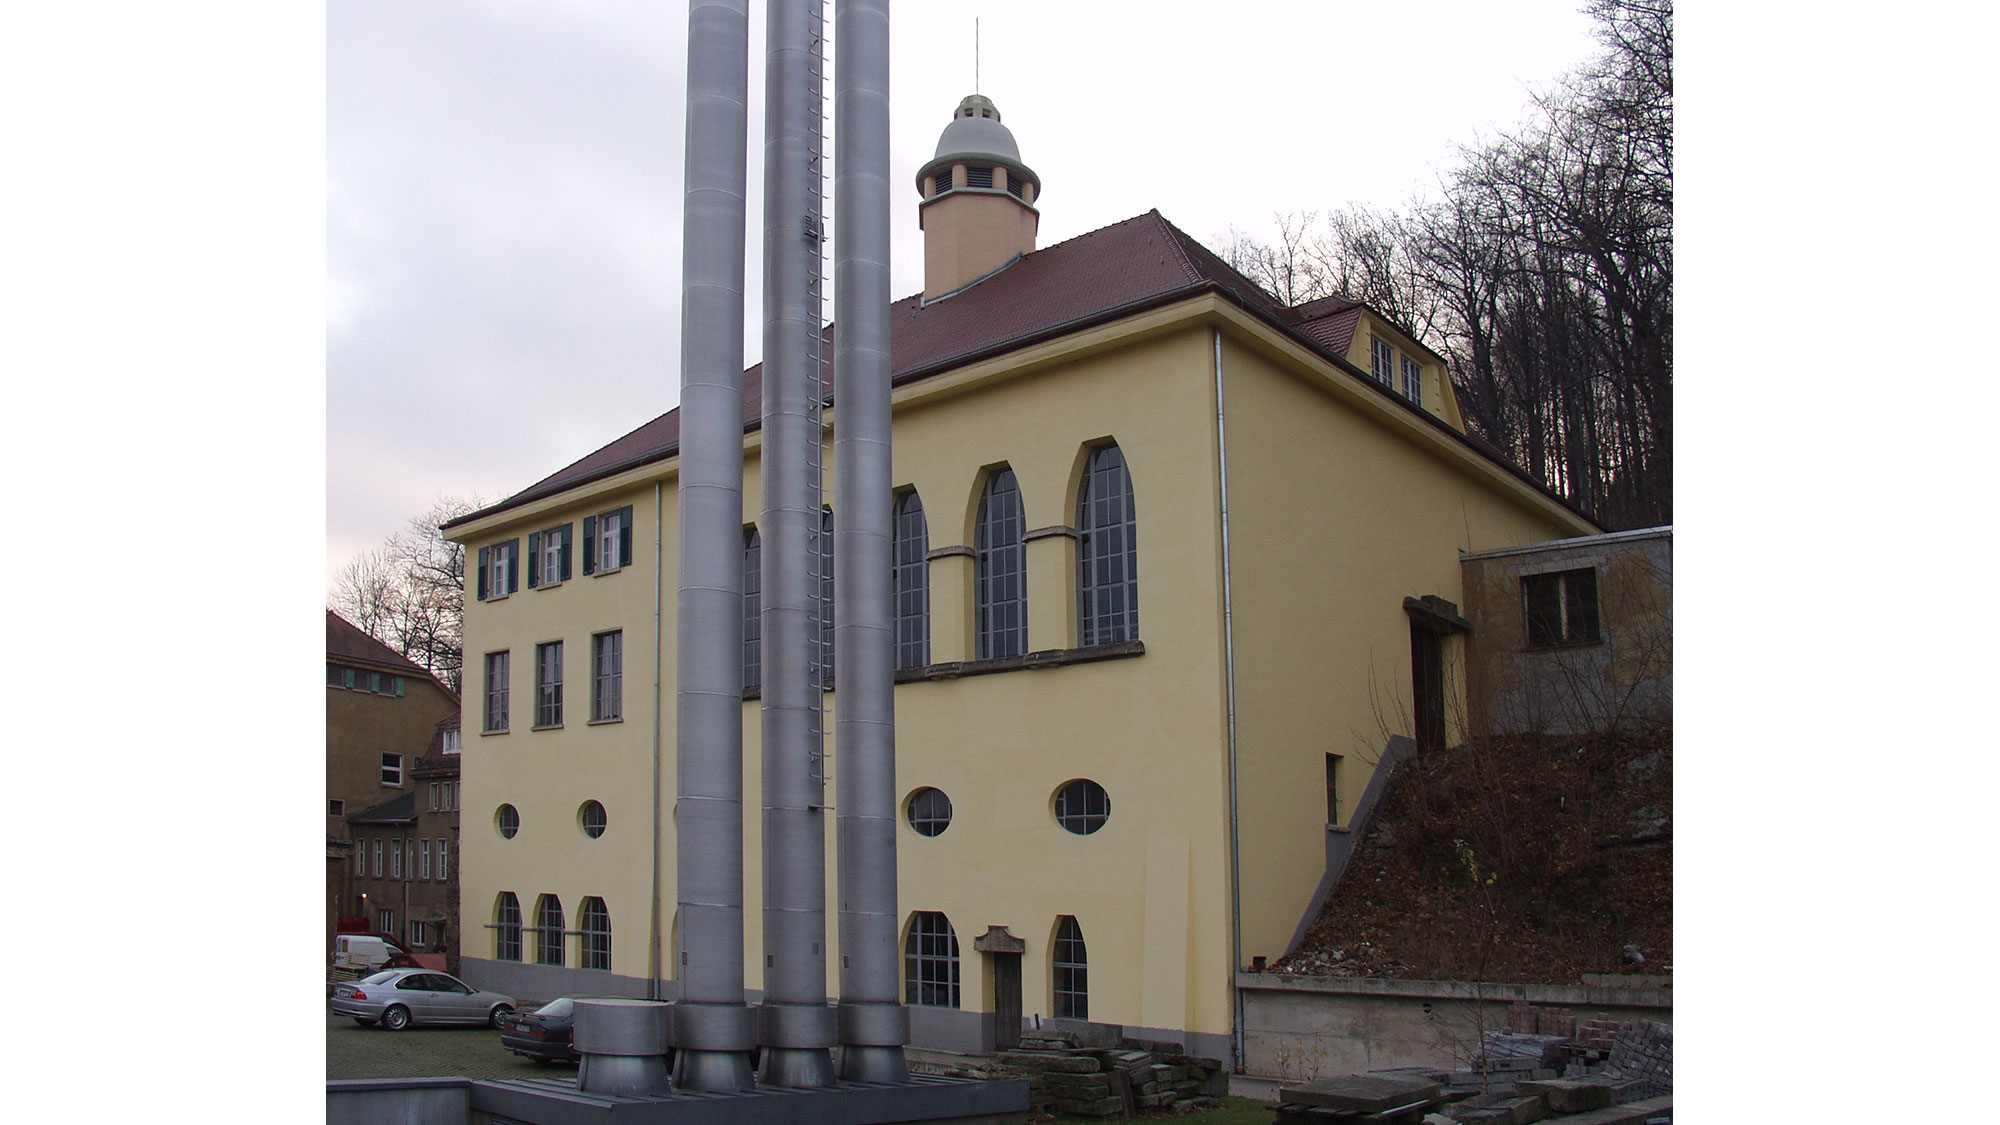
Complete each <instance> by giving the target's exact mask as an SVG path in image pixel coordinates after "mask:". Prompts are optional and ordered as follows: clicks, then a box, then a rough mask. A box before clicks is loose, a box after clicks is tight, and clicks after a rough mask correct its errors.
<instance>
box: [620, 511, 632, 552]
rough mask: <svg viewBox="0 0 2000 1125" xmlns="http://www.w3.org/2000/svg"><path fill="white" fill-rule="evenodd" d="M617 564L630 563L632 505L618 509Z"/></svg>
mask: <svg viewBox="0 0 2000 1125" xmlns="http://www.w3.org/2000/svg"><path fill="white" fill-rule="evenodd" d="M618 565H619V566H631V565H632V505H630V504H627V505H625V506H624V507H622V508H620V509H618Z"/></svg>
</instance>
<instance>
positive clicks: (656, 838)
mask: <svg viewBox="0 0 2000 1125" xmlns="http://www.w3.org/2000/svg"><path fill="white" fill-rule="evenodd" d="M664 491H665V489H664V488H663V487H662V485H661V484H660V482H659V481H654V482H653V903H652V913H651V917H650V919H649V921H648V925H647V932H648V934H649V935H650V942H649V948H648V949H647V950H646V998H647V999H648V1000H658V999H659V998H660V976H661V974H660V680H661V675H660V625H661V624H662V623H661V621H660V610H661V608H662V606H661V595H660V584H661V583H662V582H664V581H666V574H665V571H666V562H665V556H666V544H665V541H664V536H665V535H666V528H665V527H663V526H662V521H663V520H664V519H665V508H664V507H663V501H662V498H661V497H662V494H663V492H664ZM590 549H591V544H585V545H584V550H586V551H587V550H590Z"/></svg>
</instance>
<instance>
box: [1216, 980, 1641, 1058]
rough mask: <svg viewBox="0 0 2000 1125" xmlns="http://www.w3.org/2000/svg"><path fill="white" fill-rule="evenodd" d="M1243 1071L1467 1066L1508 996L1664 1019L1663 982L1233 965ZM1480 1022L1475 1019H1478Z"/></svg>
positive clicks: (1501, 1023) (1583, 1012)
mask: <svg viewBox="0 0 2000 1125" xmlns="http://www.w3.org/2000/svg"><path fill="white" fill-rule="evenodd" d="M1236 986H1237V988H1238V989H1240V990H1242V993H1243V1013H1244V1014H1243V1030H1244V1044H1243V1047H1244V1060H1243V1061H1244V1070H1245V1071H1246V1072H1247V1073H1249V1074H1252V1075H1261V1076H1267V1077H1271V1078H1278V1079H1282V1080H1285V1081H1290V1082H1310V1081H1313V1080H1315V1079H1319V1078H1331V1077H1337V1076H1339V1075H1344V1074H1360V1073H1363V1072H1365V1071H1370V1070H1386V1069H1390V1068H1393V1067H1403V1066H1454V1067H1456V1066H1465V1065H1466V1064H1467V1063H1468V1062H1469V1061H1470V1060H1471V1059H1472V1058H1474V1057H1475V1056H1476V1055H1477V1054H1478V1051H1479V1035H1480V1032H1481V1030H1482V1029H1485V1030H1494V1029H1505V1028H1506V1026H1507V1008H1508V1006H1509V1005H1510V1004H1512V1003H1513V1002H1514V1001H1516V1000H1526V1001H1528V1002H1529V1003H1530V1004H1536V1005H1550V1006H1554V1007H1560V1008H1568V1009H1570V1010H1571V1011H1573V1012H1574V1013H1575V1016H1576V1018H1577V1020H1579V1021H1582V1020H1585V1019H1610V1020H1618V1021H1624V1020H1635V1019H1648V1020H1657V1021H1660V1022H1662V1023H1672V1022H1673V1018H1674V1008H1673V1003H1674V1002H1673V991H1672V990H1671V989H1669V988H1631V987H1621V988H1587V987H1582V986H1576V987H1565V986H1556V985H1521V984H1488V985H1481V986H1475V985H1473V984H1469V983H1465V982H1462V981H1422V980H1377V979H1362V978H1353V977H1299V976H1290V975H1286V974H1280V973H1238V974H1237V976H1236ZM1482 1024H1483V1028H1482Z"/></svg>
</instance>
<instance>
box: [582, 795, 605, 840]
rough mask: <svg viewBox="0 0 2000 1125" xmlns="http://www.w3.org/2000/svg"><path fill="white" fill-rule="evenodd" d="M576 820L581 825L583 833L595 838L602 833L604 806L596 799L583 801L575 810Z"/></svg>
mask: <svg viewBox="0 0 2000 1125" xmlns="http://www.w3.org/2000/svg"><path fill="white" fill-rule="evenodd" d="M576 817H577V820H578V822H580V823H581V824H582V825H583V834H584V835H586V836H588V837H590V838H591V839H593V840H595V839H597V838H598V837H599V836H602V835H604V806H603V805H600V804H598V803H597V802H596V801H585V802H584V803H583V807H582V808H579V809H577V810H576Z"/></svg>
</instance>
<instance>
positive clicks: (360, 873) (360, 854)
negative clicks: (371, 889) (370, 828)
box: [354, 840, 368, 879]
mask: <svg viewBox="0 0 2000 1125" xmlns="http://www.w3.org/2000/svg"><path fill="white" fill-rule="evenodd" d="M354 877H355V878H357V879H365V878H367V877H368V841H366V840H356V841H354Z"/></svg>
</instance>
